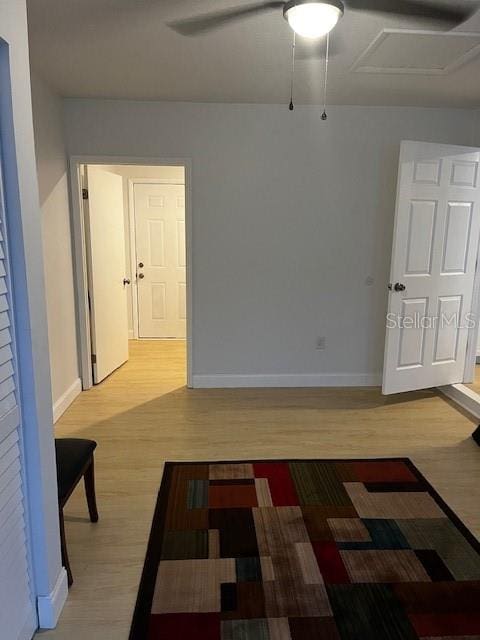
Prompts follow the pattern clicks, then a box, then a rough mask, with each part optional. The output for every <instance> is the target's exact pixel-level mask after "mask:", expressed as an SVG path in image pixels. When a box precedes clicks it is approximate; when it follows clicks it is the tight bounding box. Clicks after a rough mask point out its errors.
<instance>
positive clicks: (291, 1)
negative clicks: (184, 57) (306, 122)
mask: <svg viewBox="0 0 480 640" xmlns="http://www.w3.org/2000/svg"><path fill="white" fill-rule="evenodd" d="M475 4H476V3H475ZM345 7H346V8H347V9H352V10H355V11H365V12H374V13H384V14H387V15H396V16H403V17H414V18H420V19H422V20H429V21H432V22H437V23H442V24H445V25H447V26H448V27H454V26H457V25H459V24H461V23H462V22H464V21H465V20H467V18H469V17H470V16H471V15H472V14H473V13H475V11H476V10H477V8H478V6H475V5H474V4H472V3H471V2H470V4H469V6H466V5H461V4H460V3H459V2H457V1H456V2H455V6H448V5H446V4H445V3H443V4H442V3H441V2H438V1H437V2H435V1H434V0H345V2H343V0H287V1H282V0H264V1H263V2H257V3H255V4H247V5H243V6H239V7H234V8H230V9H225V10H221V11H214V12H211V13H205V14H202V15H198V16H193V17H190V18H183V19H180V20H174V21H173V22H169V23H168V26H169V27H170V28H171V29H173V30H174V31H176V32H177V33H179V34H181V35H184V36H196V35H200V34H202V33H206V32H208V31H213V30H215V29H218V28H221V27H223V26H226V25H228V24H231V23H235V22H237V21H240V20H242V19H243V18H246V17H248V16H256V15H261V14H264V13H268V12H270V11H274V10H279V9H281V10H282V12H283V17H284V18H285V20H286V21H287V22H288V24H289V25H290V27H291V28H292V30H293V45H292V73H291V82H290V104H289V109H290V111H293V108H294V104H293V89H294V72H295V37H296V36H297V35H299V36H302V37H304V38H308V39H311V40H312V39H316V38H321V37H323V36H326V38H325V44H326V46H325V69H324V76H323V113H322V116H321V118H322V120H326V119H327V112H326V104H327V74H328V57H329V50H330V44H329V34H330V32H331V31H332V29H333V28H334V27H335V25H336V24H337V23H338V21H339V20H340V18H341V17H342V16H343V14H344V12H345Z"/></svg>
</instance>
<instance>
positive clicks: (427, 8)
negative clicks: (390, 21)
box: [347, 0, 478, 25]
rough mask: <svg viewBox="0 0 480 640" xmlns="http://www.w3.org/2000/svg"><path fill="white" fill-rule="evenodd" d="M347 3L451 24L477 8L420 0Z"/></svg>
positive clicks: (459, 21) (469, 14) (348, 0)
mask: <svg viewBox="0 0 480 640" xmlns="http://www.w3.org/2000/svg"><path fill="white" fill-rule="evenodd" d="M347 5H348V7H349V8H350V9H357V10H359V11H373V12H376V13H393V14H396V15H399V16H412V17H420V18H426V19H427V20H435V21H438V22H446V23H449V24H451V25H456V24H461V23H462V22H464V21H465V20H466V19H467V18H469V17H470V16H471V15H472V14H474V13H475V11H476V10H477V9H478V5H476V6H473V5H470V7H468V8H467V7H466V6H463V7H458V6H457V7H448V6H446V5H444V4H443V5H442V4H439V3H435V2H424V1H423V2H422V0H347Z"/></svg>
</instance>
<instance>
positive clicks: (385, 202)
mask: <svg viewBox="0 0 480 640" xmlns="http://www.w3.org/2000/svg"><path fill="white" fill-rule="evenodd" d="M65 117H66V134H67V147H68V152H69V153H70V154H99V155H109V154H110V155H132V156H143V157H175V158H181V157H184V158H191V160H192V166H193V180H192V186H193V198H192V202H193V247H194V249H193V282H194V288H193V296H194V327H193V337H194V354H193V355H194V357H193V371H194V374H195V375H196V382H197V383H198V384H203V383H204V382H206V383H211V384H219V385H221V384H222V380H224V381H225V383H228V378H227V377H226V378H223V379H222V378H214V379H211V378H209V377H208V376H220V375H225V374H227V375H230V376H234V377H233V378H232V379H231V382H232V381H233V382H232V384H233V383H235V382H238V380H236V378H235V376H239V375H240V376H241V375H246V376H252V375H258V376H262V375H263V376H267V377H266V378H262V377H258V378H256V379H254V378H252V379H250V378H249V379H248V380H247V379H245V380H244V381H245V382H246V383H247V384H250V383H255V381H256V382H257V383H258V384H262V383H266V384H268V383H269V381H270V383H271V384H282V383H285V384H295V383H296V382H297V383H301V382H302V378H298V377H295V374H301V375H304V376H305V377H304V378H303V380H304V382H305V383H309V382H310V383H319V384H325V383H328V382H329V381H330V382H331V383H336V384H342V383H345V384H356V383H357V384H362V383H373V382H377V381H378V374H379V372H380V371H381V366H382V359H383V342H384V314H385V304H386V285H387V281H388V274H389V265H390V252H391V240H392V227H393V214H394V202H395V187H396V175H397V161H398V152H399V145H400V141H401V140H402V139H411V140H424V141H432V142H443V143H452V144H460V145H471V144H473V142H474V140H475V127H476V125H477V124H478V114H477V113H476V112H475V111H466V110H440V109H415V108H383V107H335V108H331V109H330V110H329V119H328V121H327V122H322V121H321V120H320V110H319V109H318V108H315V107H298V108H296V110H295V111H294V112H293V113H290V112H289V111H288V109H287V108H286V107H285V106H278V105H277V106H272V105H218V104H188V103H178V104H175V103H155V102H129V101H108V100H105V101H101V100H98V101H96V100H67V101H66V102H65ZM477 137H478V136H477ZM369 277H371V278H373V280H374V282H373V285H372V286H367V285H366V279H367V278H369ZM319 336H325V337H326V349H325V350H324V351H320V350H317V349H316V341H317V338H318V337H319ZM278 374H280V377H278ZM288 374H290V377H289V376H288ZM332 374H338V377H335V376H333V377H331V376H332ZM201 376H207V377H205V378H202V377H201ZM274 376H277V377H274ZM283 376H285V377H283ZM291 376H293V377H291Z"/></svg>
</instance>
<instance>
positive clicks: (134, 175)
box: [105, 164, 185, 338]
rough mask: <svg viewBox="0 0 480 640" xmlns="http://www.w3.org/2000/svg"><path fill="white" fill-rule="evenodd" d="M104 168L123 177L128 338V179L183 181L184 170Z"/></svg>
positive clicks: (130, 310) (130, 325) (130, 316)
mask: <svg viewBox="0 0 480 640" xmlns="http://www.w3.org/2000/svg"><path fill="white" fill-rule="evenodd" d="M105 169H108V171H112V172H113V173H116V174H117V175H119V176H122V177H123V210H124V223H125V260H126V264H125V276H126V277H127V278H129V279H130V281H131V283H132V284H131V286H130V287H128V288H127V305H128V333H129V336H130V338H133V337H134V329H133V314H134V309H133V295H132V293H133V286H134V275H133V273H132V262H131V260H132V246H131V242H130V238H131V235H130V224H134V222H133V212H131V211H130V202H129V181H130V180H133V179H138V180H144V179H150V178H158V179H160V180H172V182H176V183H184V181H185V170H184V168H183V167H176V166H173V165H172V166H163V167H154V166H148V165H147V166H141V165H130V164H124V165H120V164H119V165H108V166H105ZM131 221H132V222H131Z"/></svg>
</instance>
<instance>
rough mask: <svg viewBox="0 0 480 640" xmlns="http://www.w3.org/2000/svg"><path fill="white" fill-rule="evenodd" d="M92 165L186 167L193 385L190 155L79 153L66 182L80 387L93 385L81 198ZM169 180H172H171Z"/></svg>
mask: <svg viewBox="0 0 480 640" xmlns="http://www.w3.org/2000/svg"><path fill="white" fill-rule="evenodd" d="M87 164H94V165H110V166H111V165H138V166H142V165H144V166H181V167H183V168H184V171H185V245H186V246H185V249H186V289H187V290H186V307H187V331H186V334H187V337H186V341H187V386H188V387H192V386H193V375H192V371H193V335H192V334H193V332H192V327H193V278H192V276H193V271H192V256H193V224H192V161H191V160H190V159H189V158H146V157H137V156H98V155H81V156H77V155H74V156H70V158H69V186H70V200H71V215H72V240H73V267H74V269H73V272H74V284H75V307H76V316H77V338H78V345H79V364H80V377H81V380H82V388H83V389H84V390H86V389H90V388H91V387H92V386H93V376H92V365H91V361H92V345H91V341H90V314H89V308H88V281H87V259H86V240H85V220H84V210H83V198H82V188H83V183H82V175H81V167H82V166H83V165H87ZM170 182H171V181H170Z"/></svg>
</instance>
